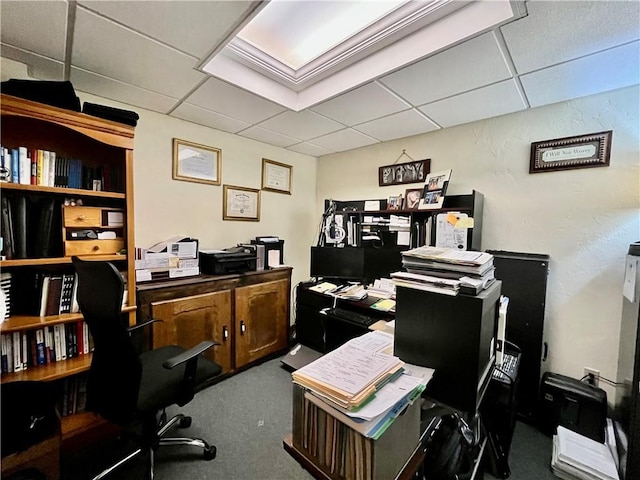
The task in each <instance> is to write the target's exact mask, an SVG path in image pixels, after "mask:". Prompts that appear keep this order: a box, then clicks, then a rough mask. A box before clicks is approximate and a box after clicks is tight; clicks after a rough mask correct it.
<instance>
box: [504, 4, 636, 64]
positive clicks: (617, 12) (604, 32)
mask: <svg viewBox="0 0 640 480" xmlns="http://www.w3.org/2000/svg"><path fill="white" fill-rule="evenodd" d="M527 11H528V13H529V15H528V16H526V17H523V18H521V19H520V20H518V21H516V22H512V23H509V24H507V25H504V26H503V27H501V30H502V35H503V36H504V39H505V42H506V44H507V47H508V49H509V52H510V53H511V57H512V58H513V62H514V65H515V67H516V69H517V71H518V73H528V72H531V71H533V70H537V69H540V68H544V67H548V66H550V65H555V64H558V63H561V62H565V61H568V60H572V59H574V58H578V57H582V56H584V55H589V54H591V53H595V52H599V51H601V50H604V49H607V48H611V47H615V46H617V45H620V44H623V43H627V42H630V41H633V40H637V39H638V38H640V28H639V27H638V25H640V3H639V2H637V1H632V2H618V1H614V2H611V1H609V2H594V1H590V2H584V1H583V2H527ZM534 39H535V40H534Z"/></svg>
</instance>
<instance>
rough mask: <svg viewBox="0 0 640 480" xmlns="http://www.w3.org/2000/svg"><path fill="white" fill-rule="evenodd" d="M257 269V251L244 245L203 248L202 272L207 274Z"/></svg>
mask: <svg viewBox="0 0 640 480" xmlns="http://www.w3.org/2000/svg"><path fill="white" fill-rule="evenodd" d="M255 269H256V251H255V249H251V248H247V247H244V246H242V245H240V246H237V247H231V248H225V249H224V250H201V251H200V272H201V273H203V274H205V275H223V274H228V273H243V272H250V271H253V270H255Z"/></svg>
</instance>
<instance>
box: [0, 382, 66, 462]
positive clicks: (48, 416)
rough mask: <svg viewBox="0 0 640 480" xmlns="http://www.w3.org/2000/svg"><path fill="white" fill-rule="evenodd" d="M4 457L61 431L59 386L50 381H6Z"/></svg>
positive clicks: (1, 444) (2, 442)
mask: <svg viewBox="0 0 640 480" xmlns="http://www.w3.org/2000/svg"><path fill="white" fill-rule="evenodd" d="M1 393H2V418H1V421H2V438H1V440H2V441H1V443H0V446H1V448H2V457H5V456H7V455H10V454H12V453H16V452H21V451H23V450H27V449H28V448H29V447H31V446H33V445H35V444H37V443H40V442H41V441H42V440H44V439H45V438H47V437H50V436H51V435H53V434H55V433H58V430H59V419H58V413H57V411H56V397H57V395H56V390H55V388H54V386H53V385H51V384H50V383H48V382H35V381H22V382H11V383H3V384H2V389H1Z"/></svg>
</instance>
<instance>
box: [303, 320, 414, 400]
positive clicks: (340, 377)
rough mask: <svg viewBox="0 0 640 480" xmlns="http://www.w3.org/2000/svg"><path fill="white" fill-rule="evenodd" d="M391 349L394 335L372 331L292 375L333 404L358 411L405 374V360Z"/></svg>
mask: <svg viewBox="0 0 640 480" xmlns="http://www.w3.org/2000/svg"><path fill="white" fill-rule="evenodd" d="M392 351H393V336H392V335H389V334H387V333H385V332H381V331H371V332H369V333H366V334H364V335H362V336H360V337H357V338H354V339H352V340H349V341H348V342H347V343H345V344H343V345H342V346H340V347H338V348H337V349H335V350H333V351H331V352H329V353H327V354H326V355H324V356H322V357H320V358H319V359H317V360H316V361H314V362H311V363H310V364H308V365H306V366H304V367H302V368H300V369H298V370H296V371H295V372H293V373H292V378H293V381H294V382H295V383H297V384H299V385H301V386H303V387H305V388H307V389H309V390H311V391H313V392H314V393H315V394H316V395H318V396H320V397H322V398H324V399H326V400H327V401H329V402H331V403H332V404H334V405H336V406H338V407H340V408H343V409H346V410H355V409H358V408H359V407H361V406H362V405H363V404H364V403H365V402H367V401H368V400H370V399H371V398H372V397H373V396H374V395H375V393H376V392H377V391H379V390H380V389H381V388H382V386H383V385H384V384H385V383H387V382H389V381H390V380H393V379H394V378H397V377H398V376H399V375H401V374H402V369H403V365H404V363H403V362H402V361H401V360H400V359H399V358H398V357H395V356H393V355H392V353H391V352H392Z"/></svg>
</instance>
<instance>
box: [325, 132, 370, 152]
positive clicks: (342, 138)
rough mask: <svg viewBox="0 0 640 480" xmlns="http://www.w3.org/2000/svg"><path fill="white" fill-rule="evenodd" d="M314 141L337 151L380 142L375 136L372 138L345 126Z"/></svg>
mask: <svg viewBox="0 0 640 480" xmlns="http://www.w3.org/2000/svg"><path fill="white" fill-rule="evenodd" d="M313 143H314V144H316V145H320V146H321V147H325V148H329V149H332V150H334V151H336V152H344V151H345V150H351V149H353V148H360V147H364V146H366V145H371V144H373V143H379V142H378V140H376V139H375V138H371V137H369V136H367V135H364V134H363V133H360V132H357V131H355V130H353V129H351V128H345V129H344V130H340V131H339V132H334V133H330V134H329V135H324V136H322V137H319V138H314V139H313Z"/></svg>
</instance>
